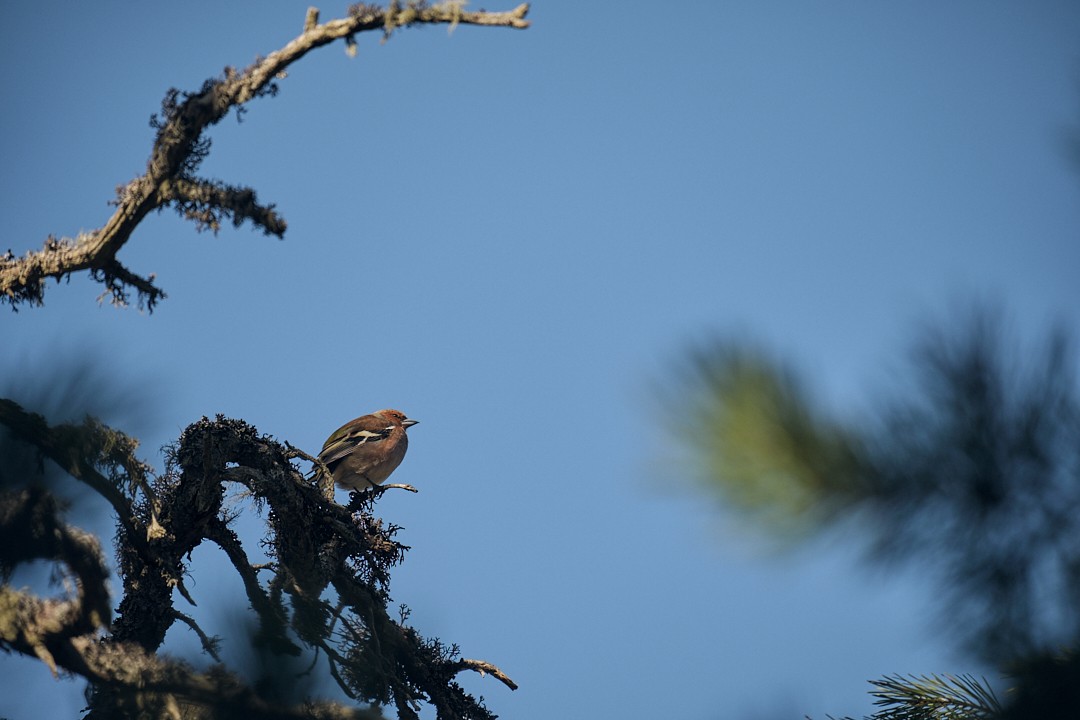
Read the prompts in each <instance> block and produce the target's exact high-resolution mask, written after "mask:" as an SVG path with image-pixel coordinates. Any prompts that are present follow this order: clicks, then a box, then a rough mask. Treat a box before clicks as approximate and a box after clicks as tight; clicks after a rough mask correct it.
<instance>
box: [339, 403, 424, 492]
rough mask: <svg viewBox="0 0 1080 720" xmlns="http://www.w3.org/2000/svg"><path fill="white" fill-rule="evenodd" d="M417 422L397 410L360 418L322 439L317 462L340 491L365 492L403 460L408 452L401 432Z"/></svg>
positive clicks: (383, 478) (384, 478)
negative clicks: (330, 476) (326, 470)
mask: <svg viewBox="0 0 1080 720" xmlns="http://www.w3.org/2000/svg"><path fill="white" fill-rule="evenodd" d="M418 422H419V420H412V419H410V418H408V417H407V416H406V415H405V413H403V412H401V411H400V410H390V409H387V410H378V411H376V412H373V413H371V414H370V415H361V416H360V417H358V418H356V419H354V420H350V421H349V422H347V423H345V424H344V425H342V426H341V427H339V428H338V429H337V430H335V431H334V433H333V434H332V435H331V436H330V437H328V438H327V439H326V442H325V443H323V448H322V452H320V453H319V460H320V461H322V463H323V464H324V465H326V467H327V469H328V470H330V474H331V475H332V476H333V478H334V482H335V483H337V486H338V487H340V488H343V489H345V490H365V489H367V488H370V487H374V486H376V485H380V484H382V483H383V482H385V481H386V478H388V477H390V473H392V472H394V470H396V469H397V466H398V465H400V464H401V461H402V460H403V459H404V458H405V451H406V450H408V449H409V436H408V435H406V434H405V430H406V428H410V427H412V426H413V425H416V424H417V423H418Z"/></svg>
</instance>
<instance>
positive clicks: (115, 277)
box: [0, 1, 529, 312]
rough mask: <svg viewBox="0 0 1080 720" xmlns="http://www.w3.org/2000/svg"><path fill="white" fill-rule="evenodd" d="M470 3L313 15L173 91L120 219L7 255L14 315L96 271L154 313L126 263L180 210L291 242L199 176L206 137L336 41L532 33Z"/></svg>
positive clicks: (122, 301) (248, 195) (6, 281)
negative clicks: (289, 35)
mask: <svg viewBox="0 0 1080 720" xmlns="http://www.w3.org/2000/svg"><path fill="white" fill-rule="evenodd" d="M462 5H463V3H462V2H460V1H454V2H446V3H441V4H438V5H428V4H427V3H425V2H416V3H409V4H408V5H406V6H405V7H401V6H400V5H399V4H398V3H397V2H394V3H391V6H390V7H389V8H388V9H385V10H383V9H381V8H378V7H375V6H369V5H364V4H358V5H354V6H353V7H352V8H350V14H349V16H348V17H345V18H341V19H338V20H331V21H329V22H326V23H323V24H321V25H320V24H318V11H317V10H315V11H314V12H312V10H314V9H311V10H309V11H308V13H307V16H306V18H305V23H304V32H303V33H301V34H300V35H299V36H298V37H296V38H294V39H293V40H292V41H290V42H289V43H288V44H287V45H285V47H283V48H281V49H280V50H277V51H276V52H272V53H270V54H269V55H267V56H266V57H265V58H261V59H259V60H257V61H256V62H255V63H253V64H252V65H251V66H249V67H248V68H247V69H245V70H244V71H243V72H237V71H236V70H234V69H232V68H227V69H226V72H225V74H224V77H222V78H219V79H215V80H208V81H206V82H205V83H204V84H203V87H202V89H201V90H200V91H199V92H197V93H181V92H179V91H177V90H172V91H170V92H169V93H168V94H167V95H166V97H165V101H164V103H163V106H162V109H163V113H162V117H161V119H160V120H157V121H156V122H155V127H156V128H157V130H158V133H157V137H156V138H155V140H154V146H153V149H152V150H151V153H150V158H149V160H148V162H147V170H146V173H145V174H143V175H141V176H140V177H137V178H135V179H134V180H132V181H131V182H129V183H128V184H127V185H125V186H124V187H122V188H121V189H120V190H119V192H118V195H119V197H118V199H117V201H116V211H115V212H114V213H113V215H112V217H110V218H109V220H108V221H107V222H106V223H105V225H104V226H103V227H102V228H100V229H98V230H94V231H92V232H89V233H84V234H81V235H79V236H78V237H77V238H75V239H69V238H63V239H59V240H58V239H56V238H54V237H49V238H48V239H46V241H45V244H44V246H43V247H42V249H41V250H37V251H28V252H27V253H26V254H25V255H23V256H22V257H21V258H16V257H15V256H13V255H11V254H10V253H7V254H5V255H2V256H0V301H2V302H7V303H9V304H10V305H11V306H12V308H17V307H18V305H20V304H24V303H25V304H29V305H31V306H36V305H41V304H42V303H43V302H44V293H45V281H46V280H47V279H48V278H56V279H57V280H61V279H63V278H64V277H69V276H70V275H71V274H73V273H76V272H80V271H83V270H89V271H90V272H91V275H92V277H93V278H94V279H95V280H97V281H98V282H101V283H102V284H103V285H104V286H105V291H104V293H103V294H102V296H101V298H102V299H103V298H105V297H109V298H110V299H111V302H112V303H113V304H115V305H118V306H124V305H127V304H128V303H129V302H130V299H131V298H130V293H131V292H134V293H135V295H136V297H137V302H138V305H139V307H146V309H147V310H148V311H150V312H153V310H154V306H155V305H156V304H157V302H158V301H159V300H161V299H163V298H164V297H165V292H164V291H163V290H162V289H161V288H159V287H157V286H156V285H155V284H154V277H153V276H152V275H150V276H147V277H142V276H139V275H137V274H135V273H133V272H131V271H130V270H128V269H127V268H125V267H124V266H123V265H122V264H121V263H120V262H119V261H118V260H117V259H116V255H117V253H118V252H119V251H120V248H122V247H123V246H124V244H125V243H127V241H128V240H129V239H130V238H131V235H132V233H133V232H134V231H135V228H136V227H137V226H138V225H139V223H141V222H142V221H143V219H144V218H145V217H146V216H147V215H148V214H149V213H150V212H152V211H154V210H159V209H162V208H164V207H166V206H170V205H171V206H174V207H175V208H176V209H177V210H178V211H179V212H180V214H181V215H182V216H183V217H185V218H187V219H190V220H194V221H195V223H196V225H197V227H199V228H201V229H207V228H209V229H212V230H216V229H217V228H218V227H219V226H220V221H221V219H222V217H226V216H228V217H231V218H232V221H233V223H234V224H236V225H239V224H241V223H243V222H244V221H245V220H249V221H251V222H252V223H253V224H254V225H255V226H257V227H260V228H262V229H263V231H264V232H266V233H267V234H272V235H276V236H278V237H281V236H283V234H284V232H285V221H284V220H283V219H282V218H281V217H280V216H278V215H277V214H276V213H275V212H274V211H273V206H272V205H266V206H263V205H259V204H258V203H257V202H256V200H255V193H254V191H253V190H250V189H247V188H235V187H230V186H226V185H223V184H220V183H217V182H214V181H210V180H205V179H200V178H197V177H196V176H195V175H194V173H195V171H196V170H197V169H198V167H199V165H200V164H201V163H202V161H203V159H205V157H206V155H207V153H208V152H209V140H208V139H207V138H205V137H204V136H203V133H204V131H205V130H206V129H207V128H209V127H210V126H212V125H215V124H217V123H218V122H220V121H221V120H222V118H224V117H225V116H226V115H227V114H228V112H229V111H230V110H232V109H233V108H236V110H237V112H240V111H241V110H243V109H245V108H244V105H245V104H246V103H247V102H248V101H250V100H253V99H254V98H257V97H262V96H264V95H273V94H275V93H276V92H277V86H276V85H275V80H276V79H280V78H283V77H285V71H286V69H287V68H288V67H289V66H290V65H291V64H292V63H294V62H296V61H298V60H299V59H300V58H302V57H304V55H306V54H307V53H309V52H310V51H312V50H314V49H316V48H319V47H322V46H323V45H327V44H330V43H332V42H334V41H335V40H342V41H344V42H350V41H351V42H352V43H353V46H355V39H354V35H355V34H356V33H360V32H369V31H382V32H383V33H384V34H385V35H386V36H389V35H390V33H391V32H392V31H393V30H394V29H396V28H402V27H407V26H410V25H416V24H440V23H441V24H449V25H451V27H456V26H457V25H460V24H466V25H481V26H488V27H510V28H526V27H528V26H529V22H528V21H527V20H525V15H526V14H527V13H528V10H529V6H528V5H527V4H522V5H519V6H518V7H517V8H515V9H514V10H511V11H509V12H502V13H489V12H484V11H479V12H464V11H463V10H462Z"/></svg>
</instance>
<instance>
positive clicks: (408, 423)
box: [401, 418, 420, 427]
mask: <svg viewBox="0 0 1080 720" xmlns="http://www.w3.org/2000/svg"><path fill="white" fill-rule="evenodd" d="M418 422H420V421H419V420H410V419H408V418H405V419H404V420H402V421H401V427H412V426H413V425H415V424H416V423H418Z"/></svg>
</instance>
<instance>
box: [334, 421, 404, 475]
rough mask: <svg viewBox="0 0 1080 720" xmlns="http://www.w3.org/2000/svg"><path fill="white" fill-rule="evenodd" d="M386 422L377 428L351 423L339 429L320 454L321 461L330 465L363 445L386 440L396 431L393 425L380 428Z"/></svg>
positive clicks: (380, 422)
mask: <svg viewBox="0 0 1080 720" xmlns="http://www.w3.org/2000/svg"><path fill="white" fill-rule="evenodd" d="M385 422H386V421H385V420H380V421H379V423H378V425H377V426H376V427H364V425H365V424H367V423H363V424H353V423H350V424H349V425H345V426H343V427H341V428H339V429H338V431H337V432H335V433H334V434H333V435H331V436H330V437H329V438H328V439H327V441H326V444H325V445H323V449H322V452H321V453H319V459H320V460H322V461H323V462H324V463H327V464H329V463H332V462H334V461H335V460H340V459H341V458H343V457H345V456H346V455H348V454H349V453H351V452H353V451H354V450H356V448H358V447H360V446H361V445H369V444H371V443H376V442H379V441H380V440H385V439H386V438H387V437H389V436H390V432H391V431H392V430H393V429H394V426H393V425H385V426H382V427H380V425H383V423H385Z"/></svg>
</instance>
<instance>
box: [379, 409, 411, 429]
mask: <svg viewBox="0 0 1080 720" xmlns="http://www.w3.org/2000/svg"><path fill="white" fill-rule="evenodd" d="M372 414H373V415H378V416H379V417H381V418H386V419H387V420H389V421H390V422H392V423H396V424H400V425H401V426H402V427H406V428H407V427H412V426H413V425H415V424H416V423H418V422H420V421H419V420H410V419H409V418H408V417H407V416H406V415H405V413H403V412H401V411H400V410H379V411H378V412H376V413H372Z"/></svg>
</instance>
